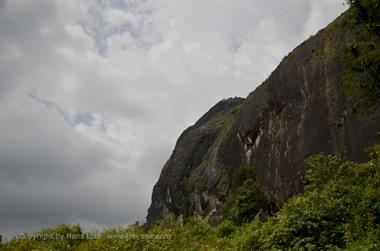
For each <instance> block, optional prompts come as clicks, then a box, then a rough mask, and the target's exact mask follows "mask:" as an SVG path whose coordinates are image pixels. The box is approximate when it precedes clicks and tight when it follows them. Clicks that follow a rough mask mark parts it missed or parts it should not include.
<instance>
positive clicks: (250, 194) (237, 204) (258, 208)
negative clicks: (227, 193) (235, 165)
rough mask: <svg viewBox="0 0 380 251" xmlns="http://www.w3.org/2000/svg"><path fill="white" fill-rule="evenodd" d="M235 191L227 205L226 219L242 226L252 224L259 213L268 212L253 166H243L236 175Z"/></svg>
mask: <svg viewBox="0 0 380 251" xmlns="http://www.w3.org/2000/svg"><path fill="white" fill-rule="evenodd" d="M234 182H235V187H236V189H235V191H234V192H233V195H232V197H231V198H230V199H229V201H228V203H227V208H226V209H225V212H224V217H225V218H227V219H230V220H232V221H233V222H234V223H236V224H238V225H241V224H243V223H248V222H251V221H252V220H253V219H254V218H255V216H256V215H258V214H259V213H262V214H265V213H267V211H268V207H269V206H268V204H269V203H268V202H267V200H266V198H265V195H264V193H263V191H262V190H261V188H260V186H259V185H258V184H257V181H256V173H255V169H254V168H253V167H252V166H249V165H244V166H241V167H240V168H239V169H238V170H237V171H236V174H235V181H234Z"/></svg>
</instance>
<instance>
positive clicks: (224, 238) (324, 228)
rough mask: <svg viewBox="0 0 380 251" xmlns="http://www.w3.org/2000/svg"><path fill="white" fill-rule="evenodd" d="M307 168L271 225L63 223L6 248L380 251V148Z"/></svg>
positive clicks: (321, 159)
mask: <svg viewBox="0 0 380 251" xmlns="http://www.w3.org/2000/svg"><path fill="white" fill-rule="evenodd" d="M306 163H307V165H308V166H309V169H308V170H307V172H306V175H305V179H306V181H307V184H306V185H305V192H304V193H303V194H298V195H295V196H293V197H292V198H290V199H289V200H288V201H287V202H286V203H285V205H283V207H282V208H281V210H280V211H279V212H278V213H277V215H275V216H271V217H269V218H268V219H267V221H266V222H260V221H259V220H257V219H255V220H253V221H251V222H248V223H245V224H238V225H236V224H235V223H234V222H232V221H229V220H225V221H223V222H222V223H221V224H220V225H219V226H215V227H213V226H210V225H209V224H208V223H207V222H205V221H203V220H198V219H196V218H189V219H186V220H185V222H183V221H182V220H180V219H176V218H175V217H173V216H170V215H168V216H166V217H165V219H164V220H163V221H162V222H161V223H158V224H156V225H154V226H152V227H151V228H150V229H149V230H148V231H147V232H145V231H144V228H143V226H142V225H140V224H134V225H131V226H129V227H128V228H110V229H105V230H103V231H101V232H98V233H86V232H84V231H83V230H82V229H81V228H80V227H79V226H78V225H59V226H57V227H55V228H47V229H42V230H40V231H38V232H36V233H35V234H36V235H31V234H29V235H24V236H23V237H18V238H15V239H13V240H11V241H9V242H8V243H6V244H2V245H0V250H20V251H22V250H152V251H153V250H188V251H190V250H194V251H198V250H352V251H354V250H355V251H356V250H368V251H374V250H380V238H379V237H380V144H379V145H375V146H374V147H373V148H372V149H371V150H370V151H369V161H368V162H366V163H355V162H349V161H345V160H343V159H341V158H340V157H339V156H331V155H324V154H317V155H313V156H311V157H309V158H308V159H307V160H306ZM250 168H251V167H250ZM251 169H252V168H251ZM243 177H244V178H243ZM253 177H254V172H252V170H250V169H249V168H248V167H243V168H242V169H241V170H240V171H239V172H238V175H237V176H236V179H237V183H239V182H240V184H242V185H244V184H247V180H248V181H249V180H250V182H251V181H252V180H253V179H252V178H253ZM251 185H252V186H254V184H251ZM38 234H39V237H40V238H31V237H32V236H37V235H38ZM28 236H29V238H27V237H28ZM44 236H45V238H42V237H44ZM47 236H50V238H48V237H47ZM52 236H53V237H52ZM54 236H58V237H59V236H64V237H65V238H57V237H54ZM74 237H75V238H74Z"/></svg>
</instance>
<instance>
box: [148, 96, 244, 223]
mask: <svg viewBox="0 0 380 251" xmlns="http://www.w3.org/2000/svg"><path fill="white" fill-rule="evenodd" d="M243 101H244V99H242V98H231V99H226V100H222V101H220V102H219V103H218V104H216V105H215V106H214V107H213V108H211V109H210V111H208V112H207V113H206V114H205V115H204V116H203V117H202V118H200V119H199V120H198V121H197V122H196V123H195V124H194V125H193V126H191V127H189V128H188V129H186V130H185V131H184V132H183V133H182V135H181V136H180V137H179V139H178V141H177V143H176V146H175V149H174V151H173V153H172V155H171V157H170V159H169V160H168V161H167V163H166V164H165V166H164V168H163V169H162V172H161V175H160V178H159V180H158V182H157V184H156V185H155V186H154V189H153V195H152V204H151V206H150V208H149V210H148V217H147V222H148V223H151V222H154V221H155V220H156V219H160V218H161V217H162V216H163V213H164V212H165V211H169V212H173V213H174V214H175V215H177V216H178V215H183V216H188V215H189V214H194V215H197V216H199V217H202V218H210V219H211V218H212V216H213V213H214V212H218V211H219V205H220V199H221V197H220V194H216V193H215V187H216V186H217V183H218V179H219V178H220V177H221V174H220V170H219V169H218V168H217V167H216V166H215V164H216V161H215V158H216V156H217V152H218V150H219V147H220V144H221V140H222V139H223V138H224V137H225V134H226V132H227V131H228V130H229V129H230V127H231V125H232V122H233V121H234V119H235V116H236V114H237V113H238V111H239V109H240V105H241V104H242V102H243ZM227 192H228V191H225V193H227Z"/></svg>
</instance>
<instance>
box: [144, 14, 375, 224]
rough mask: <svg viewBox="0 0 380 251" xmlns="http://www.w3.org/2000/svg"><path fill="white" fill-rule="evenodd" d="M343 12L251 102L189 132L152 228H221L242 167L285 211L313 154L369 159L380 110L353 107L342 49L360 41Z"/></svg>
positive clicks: (159, 195) (160, 186)
mask: <svg viewBox="0 0 380 251" xmlns="http://www.w3.org/2000/svg"><path fill="white" fill-rule="evenodd" d="M349 22H350V20H349V16H348V14H347V13H345V14H343V15H342V16H341V17H339V18H338V19H337V20H335V21H334V22H333V23H331V24H330V25H329V26H328V27H326V28H325V29H323V30H321V31H319V32H318V33H317V34H316V35H315V36H312V37H310V38H309V39H308V40H306V41H305V42H303V43H302V44H301V45H299V46H298V47H297V48H296V49H294V50H293V51H292V52H291V53H289V55H288V56H287V57H285V58H284V59H283V61H282V62H281V63H280V65H279V66H278V67H277V68H276V69H275V70H274V71H273V72H272V74H271V75H270V76H269V78H268V79H267V80H266V81H264V83H262V85H260V86H259V87H258V88H256V90H254V91H253V92H252V93H250V94H249V95H248V97H247V98H246V99H241V98H234V99H226V100H223V101H221V102H219V103H218V104H216V105H215V106H214V107H213V108H211V110H210V111H209V112H207V113H206V114H205V115H204V116H203V117H202V118H201V119H200V120H199V121H198V122H196V123H195V124H194V125H193V126H191V127H189V128H188V129H187V130H185V131H184V132H183V133H182V135H181V136H180V138H179V139H178V141H177V144H176V146H175V149H174V151H173V153H172V155H171V157H170V159H169V160H168V162H167V163H166V164H165V166H164V168H163V169H162V172H161V175H160V178H159V180H158V182H157V184H156V185H155V186H154V189H153V194H152V204H151V206H150V208H149V210H148V216H147V224H148V225H149V224H152V223H153V222H154V221H156V220H157V219H160V218H162V217H163V214H164V212H165V211H167V212H171V213H174V214H175V215H176V216H183V217H187V216H189V215H196V216H199V217H201V218H205V219H207V220H209V222H211V223H217V222H219V221H220V219H221V217H222V209H223V208H224V207H225V206H226V202H227V201H228V199H229V198H230V197H231V195H232V193H233V191H234V186H235V184H234V179H233V177H234V175H235V172H236V170H237V169H238V168H239V167H241V166H242V165H248V166H251V167H252V168H254V169H255V170H256V176H257V177H256V178H257V182H258V183H259V185H260V187H261V188H262V190H263V192H264V194H265V196H266V198H267V200H268V201H270V203H271V204H272V205H274V207H277V208H279V207H280V206H281V205H282V204H283V203H284V202H285V201H286V200H287V199H288V198H289V197H290V196H292V195H293V194H294V193H297V192H301V191H302V188H303V175H304V171H305V168H306V166H305V163H304V160H305V158H306V157H308V156H309V155H310V154H313V153H320V152H324V153H327V154H340V155H342V156H343V157H344V158H345V159H348V160H355V161H364V160H365V159H366V158H365V156H364V154H363V152H362V149H365V148H366V147H368V146H370V145H372V144H373V143H375V142H379V134H378V133H377V132H378V131H380V109H375V110H374V111H373V112H372V113H371V114H370V115H368V114H367V115H363V114H362V113H360V112H357V111H356V110H355V109H353V108H352V102H351V100H350V99H349V97H348V96H349V95H347V89H346V88H345V87H344V84H343V79H344V74H345V65H344V61H343V58H344V56H343V55H344V48H346V45H347V44H348V43H350V42H352V41H353V39H354V38H355V36H357V31H355V29H348V28H347V27H348V24H347V23H349Z"/></svg>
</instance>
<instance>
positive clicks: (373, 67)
mask: <svg viewBox="0 0 380 251" xmlns="http://www.w3.org/2000/svg"><path fill="white" fill-rule="evenodd" d="M347 2H348V3H349V4H350V5H351V8H350V13H349V14H350V16H351V20H352V22H351V23H350V26H351V27H349V28H350V29H351V30H353V31H354V32H355V33H356V34H355V36H354V39H353V41H351V42H350V43H349V44H347V46H346V48H345V53H344V55H343V57H342V60H343V66H344V75H343V82H344V85H345V88H346V90H347V93H348V95H349V97H350V98H351V101H352V103H353V106H354V107H353V109H354V110H358V111H359V112H361V113H364V114H369V113H373V112H374V111H375V109H376V107H377V105H378V103H379V101H380V75H379V72H380V1H379V0H361V1H358V0H348V1H347Z"/></svg>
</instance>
